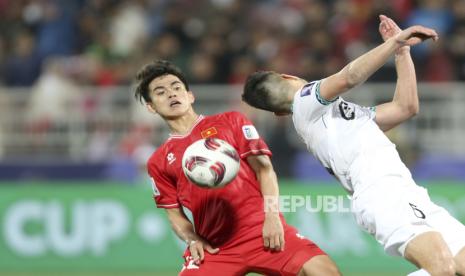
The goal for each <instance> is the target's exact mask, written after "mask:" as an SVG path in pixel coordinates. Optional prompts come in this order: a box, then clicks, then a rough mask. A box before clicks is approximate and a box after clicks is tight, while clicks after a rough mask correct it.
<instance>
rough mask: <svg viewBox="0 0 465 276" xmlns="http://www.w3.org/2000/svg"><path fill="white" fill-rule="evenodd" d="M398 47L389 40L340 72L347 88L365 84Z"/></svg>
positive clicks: (393, 41)
mask: <svg viewBox="0 0 465 276" xmlns="http://www.w3.org/2000/svg"><path fill="white" fill-rule="evenodd" d="M398 47H399V45H398V43H397V42H396V41H395V40H394V39H389V40H387V41H386V42H384V43H383V44H381V45H379V46H378V47H376V48H374V49H372V50H371V51H369V52H368V53H366V54H364V55H362V56H360V57H359V58H357V59H355V60H354V61H352V62H351V63H349V64H348V65H347V66H346V67H344V69H343V70H342V71H343V72H344V73H345V74H346V79H347V85H348V88H352V87H354V86H356V85H358V84H360V83H363V82H365V81H366V80H367V79H368V78H369V77H370V76H371V75H372V74H373V73H374V72H376V71H377V70H378V69H379V68H380V67H381V66H383V65H384V64H385V63H386V61H387V60H388V59H389V58H390V57H391V56H392V54H393V53H394V52H395V51H396V50H397V49H398Z"/></svg>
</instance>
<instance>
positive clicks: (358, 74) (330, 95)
mask: <svg viewBox="0 0 465 276" xmlns="http://www.w3.org/2000/svg"><path fill="white" fill-rule="evenodd" d="M428 38H432V39H433V40H437V38H438V35H437V33H436V32H435V31H434V30H432V29H429V28H426V27H423V26H412V27H410V28H407V29H405V30H403V31H401V32H399V33H397V34H396V35H395V36H392V37H390V38H389V39H387V40H386V41H385V42H384V43H383V44H381V45H379V46H378V47H376V48H374V49H372V50H371V51H369V52H367V53H366V54H364V55H362V56H360V57H359V58H357V59H355V60H354V61H352V62H351V63H349V64H348V65H347V66H345V67H344V68H343V69H342V70H341V71H339V72H338V73H336V74H334V75H332V76H330V77H328V78H325V79H323V80H322V82H321V85H320V95H321V96H322V97H323V98H324V99H326V100H332V99H334V98H336V97H338V96H339V95H341V94H342V93H344V92H346V91H347V90H349V89H350V88H352V87H354V86H356V85H358V84H361V83H363V82H365V81H366V80H367V79H368V77H370V76H371V75H372V74H373V73H374V72H376V71H377V70H378V69H379V68H380V67H381V66H382V65H383V64H385V63H386V61H387V60H388V59H389V57H390V56H391V55H392V54H393V53H394V52H395V51H396V50H397V49H399V48H401V47H403V46H413V45H416V44H419V43H421V42H422V41H424V40H425V39H428Z"/></svg>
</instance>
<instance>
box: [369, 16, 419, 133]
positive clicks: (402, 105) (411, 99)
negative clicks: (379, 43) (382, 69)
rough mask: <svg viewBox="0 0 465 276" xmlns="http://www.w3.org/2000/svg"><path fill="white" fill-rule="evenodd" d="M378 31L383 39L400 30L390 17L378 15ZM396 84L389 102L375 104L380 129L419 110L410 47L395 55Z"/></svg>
mask: <svg viewBox="0 0 465 276" xmlns="http://www.w3.org/2000/svg"><path fill="white" fill-rule="evenodd" d="M380 20H381V23H380V26H379V32H380V34H381V36H382V37H383V39H384V40H387V39H389V38H390V37H392V36H394V35H396V34H397V33H399V32H401V29H400V28H399V27H398V26H397V24H396V23H395V22H394V21H393V20H392V19H390V18H388V17H386V16H384V15H381V16H380ZM395 62H396V71H397V85H396V91H395V93H394V97H393V99H392V101H391V102H388V103H383V104H380V105H378V106H376V123H377V124H378V125H379V127H380V128H381V130H383V131H388V130H390V129H391V128H393V127H395V126H397V125H399V124H400V123H402V122H404V121H406V120H407V119H409V118H411V117H413V116H415V115H416V114H417V113H418V112H419V110H420V105H419V102H418V91H417V79H416V76H415V66H414V64H413V61H412V57H411V56H410V47H408V46H404V47H402V48H400V49H399V50H398V51H397V52H396V55H395Z"/></svg>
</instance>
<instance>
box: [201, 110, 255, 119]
mask: <svg viewBox="0 0 465 276" xmlns="http://www.w3.org/2000/svg"><path fill="white" fill-rule="evenodd" d="M210 117H211V118H212V119H218V120H230V121H237V120H243V119H247V117H246V116H245V115H244V114H243V113H241V112H239V111H228V112H224V113H219V114H216V115H212V116H210Z"/></svg>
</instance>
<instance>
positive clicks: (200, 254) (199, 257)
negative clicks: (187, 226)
mask: <svg viewBox="0 0 465 276" xmlns="http://www.w3.org/2000/svg"><path fill="white" fill-rule="evenodd" d="M188 244H189V251H190V252H191V256H192V258H193V259H194V263H195V264H196V265H199V264H200V262H201V261H203V259H204V258H205V253H204V250H207V252H208V253H210V254H216V253H218V252H219V251H220V249H219V248H213V247H212V246H211V245H210V244H209V243H208V242H207V241H205V240H204V239H202V238H199V239H197V240H192V241H188Z"/></svg>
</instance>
